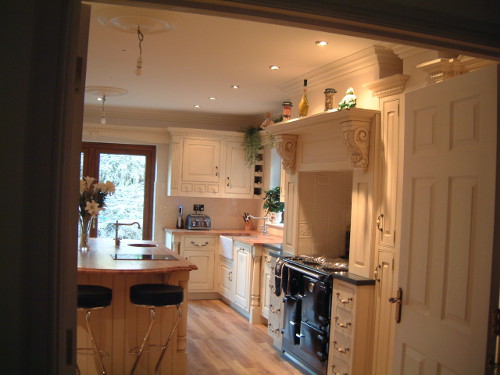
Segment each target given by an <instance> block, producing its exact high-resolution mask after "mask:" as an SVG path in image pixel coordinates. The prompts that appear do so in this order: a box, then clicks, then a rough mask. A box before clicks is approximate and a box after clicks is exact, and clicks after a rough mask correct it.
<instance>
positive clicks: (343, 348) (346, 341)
mask: <svg viewBox="0 0 500 375" xmlns="http://www.w3.org/2000/svg"><path fill="white" fill-rule="evenodd" d="M332 349H333V353H334V355H336V356H338V357H339V358H342V359H344V360H346V361H349V359H350V358H351V351H352V348H351V337H350V336H349V335H344V334H342V333H340V332H339V331H338V330H335V331H334V333H333V339H332Z"/></svg>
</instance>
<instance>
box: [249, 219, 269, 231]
mask: <svg viewBox="0 0 500 375" xmlns="http://www.w3.org/2000/svg"><path fill="white" fill-rule="evenodd" d="M248 217H249V218H251V219H261V220H262V219H263V220H264V224H263V225H261V227H262V229H261V231H260V233H261V234H268V233H269V231H268V230H267V223H266V220H267V216H263V217H256V216H253V215H248Z"/></svg>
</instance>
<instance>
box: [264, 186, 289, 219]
mask: <svg viewBox="0 0 500 375" xmlns="http://www.w3.org/2000/svg"><path fill="white" fill-rule="evenodd" d="M264 194H265V196H264V198H262V199H264V206H263V208H264V209H265V210H266V212H267V213H269V212H283V211H284V210H285V204H284V203H283V202H280V187H279V186H276V187H275V188H273V189H270V190H264Z"/></svg>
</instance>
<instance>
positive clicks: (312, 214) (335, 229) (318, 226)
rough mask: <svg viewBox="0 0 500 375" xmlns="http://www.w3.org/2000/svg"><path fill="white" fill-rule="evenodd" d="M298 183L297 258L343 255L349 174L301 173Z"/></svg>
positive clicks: (347, 220) (350, 176) (350, 182)
mask: <svg viewBox="0 0 500 375" xmlns="http://www.w3.org/2000/svg"><path fill="white" fill-rule="evenodd" d="M299 181H300V183H299V202H300V207H299V220H298V226H299V230H298V232H299V235H298V237H299V238H298V246H297V247H298V249H299V250H300V251H299V252H300V254H323V255H328V256H331V257H338V256H341V255H344V252H345V232H346V229H347V228H350V224H351V194H352V172H301V173H300V178H299Z"/></svg>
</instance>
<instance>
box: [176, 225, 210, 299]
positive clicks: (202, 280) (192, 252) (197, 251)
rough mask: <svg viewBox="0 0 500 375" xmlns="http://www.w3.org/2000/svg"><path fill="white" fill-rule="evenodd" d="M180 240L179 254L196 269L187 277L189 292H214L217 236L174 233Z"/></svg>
mask: <svg viewBox="0 0 500 375" xmlns="http://www.w3.org/2000/svg"><path fill="white" fill-rule="evenodd" d="M177 237H180V238H179V242H180V254H181V256H183V257H184V258H186V259H187V260H189V261H190V262H193V263H194V264H196V266H197V267H198V269H197V270H196V271H193V273H192V274H191V275H190V279H189V289H188V290H189V292H215V285H214V271H215V253H216V249H217V244H218V237H217V236H199V235H189V234H182V235H176V238H175V241H176V242H177Z"/></svg>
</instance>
